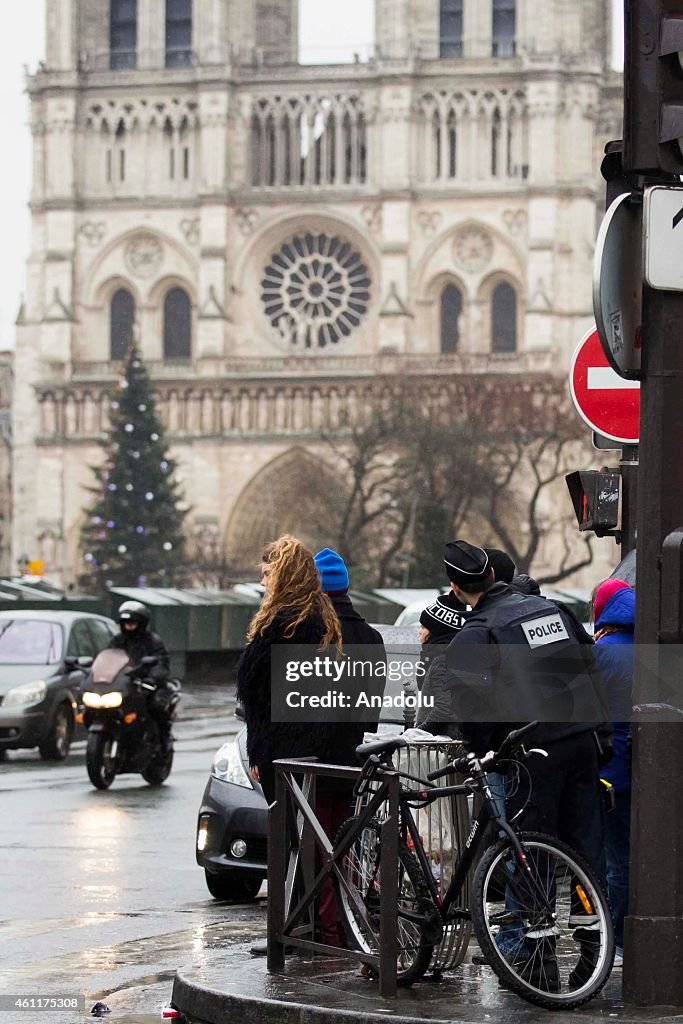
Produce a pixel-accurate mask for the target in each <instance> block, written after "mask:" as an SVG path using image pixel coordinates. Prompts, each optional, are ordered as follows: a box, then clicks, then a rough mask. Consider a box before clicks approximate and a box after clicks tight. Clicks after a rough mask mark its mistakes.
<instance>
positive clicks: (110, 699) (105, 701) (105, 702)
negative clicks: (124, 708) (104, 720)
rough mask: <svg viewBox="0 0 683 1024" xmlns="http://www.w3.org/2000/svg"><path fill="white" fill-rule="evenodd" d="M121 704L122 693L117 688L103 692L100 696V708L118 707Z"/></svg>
mask: <svg viewBox="0 0 683 1024" xmlns="http://www.w3.org/2000/svg"><path fill="white" fill-rule="evenodd" d="M122 704H123V694H122V693H120V692H119V691H118V690H112V691H111V693H103V694H102V696H101V697H100V707H102V708H120V707H121V705H122Z"/></svg>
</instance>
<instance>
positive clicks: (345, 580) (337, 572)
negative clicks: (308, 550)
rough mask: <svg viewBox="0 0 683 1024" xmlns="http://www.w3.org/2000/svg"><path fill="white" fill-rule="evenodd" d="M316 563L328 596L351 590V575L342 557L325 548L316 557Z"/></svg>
mask: <svg viewBox="0 0 683 1024" xmlns="http://www.w3.org/2000/svg"><path fill="white" fill-rule="evenodd" d="M314 561H315V564H316V568H317V570H318V573H319V575H320V583H321V585H322V588H323V590H324V591H325V593H326V594H329V593H339V592H340V591H342V590H348V589H349V574H348V571H347V568H346V565H345V563H344V559H343V558H342V557H341V555H338V554H337V552H336V551H333V550H332V548H323V549H322V551H319V552H318V554H317V555H315V556H314Z"/></svg>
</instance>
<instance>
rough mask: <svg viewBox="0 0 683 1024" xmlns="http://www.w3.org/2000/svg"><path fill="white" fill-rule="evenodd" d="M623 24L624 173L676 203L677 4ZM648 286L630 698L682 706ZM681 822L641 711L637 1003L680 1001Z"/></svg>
mask: <svg viewBox="0 0 683 1024" xmlns="http://www.w3.org/2000/svg"><path fill="white" fill-rule="evenodd" d="M624 27H625V38H624V145H623V172H624V174H625V175H626V177H627V178H629V179H631V180H632V181H634V180H635V181H636V183H637V185H636V187H637V188H638V189H639V190H640V189H643V188H644V187H645V186H646V185H647V184H648V183H650V184H660V185H661V184H665V185H668V186H669V187H671V188H674V189H676V190H677V191H679V193H680V197H681V209H683V187H681V178H680V177H679V176H680V175H681V174H683V150H682V148H681V140H683V66H682V64H681V59H680V57H681V53H682V52H683V0H625V3H624ZM677 225H678V220H677V216H674V217H673V223H671V222H668V223H667V222H666V219H665V220H664V221H663V222H662V221H660V222H658V223H657V224H656V226H655V224H654V223H653V224H649V225H648V229H649V230H650V231H651V233H652V234H651V237H650V238H649V239H648V241H647V246H651V245H655V246H659V244H660V243H663V242H664V241H665V238H666V239H672V240H673V241H674V242H675V241H676V236H675V235H673V234H672V233H673V232H674V231H675V230H676V229H677ZM682 227H683V226H682ZM660 235H661V237H660ZM649 251H650V249H648V252H649ZM660 251H661V250H660ZM653 283H659V284H661V288H659V289H657V290H655V289H653V288H651V287H648V286H647V285H646V284H643V293H642V300H643V301H642V362H641V372H642V377H641V392H640V466H639V470H638V474H639V487H638V503H637V519H638V523H639V530H638V537H637V547H636V550H637V565H636V636H635V640H636V651H635V653H636V657H635V672H634V682H633V703H634V704H641V703H653V702H654V703H656V702H660V701H661V702H662V703H669V702H670V703H675V704H678V705H679V706H680V704H681V700H680V697H677V696H675V694H676V686H675V685H674V686H673V687H672V688H669V687H667V679H666V676H667V674H668V675H669V676H670V680H669V681H673V683H674V684H676V683H677V684H678V685H677V688H678V692H679V693H680V682H679V681H678V678H676V677H681V678H683V670H681V669H679V671H678V672H677V673H673V675H672V673H671V672H668V673H667V671H666V668H667V664H668V663H671V661H672V658H671V654H672V653H674V650H673V649H672V647H671V646H669V647H667V645H671V644H674V645H677V646H676V649H675V653H676V654H678V653H679V652H680V650H681V644H682V643H683V531H682V530H681V527H682V526H683V291H673V290H671V291H669V290H663V289H666V288H669V287H671V286H670V284H669V283H668V282H667V283H664V282H663V281H655V282H653ZM672 695H673V696H672ZM682 826H683V726H682V724H681V720H680V719H678V720H676V721H673V722H672V721H664V720H661V719H658V720H653V719H652V718H651V719H650V720H649V721H648V720H647V719H645V718H643V717H641V719H640V721H639V720H638V719H637V718H636V719H634V722H633V764H632V798H631V877H630V886H629V915H628V916H627V918H626V927H625V945H624V977H623V993H624V997H625V999H626V1000H628V1001H629V1002H632V1003H637V1004H639V1005H644V1006H653V1005H666V1006H677V1007H681V1006H683V971H682V970H681V964H682V963H683V827H682Z"/></svg>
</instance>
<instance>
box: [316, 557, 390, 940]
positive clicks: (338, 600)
mask: <svg viewBox="0 0 683 1024" xmlns="http://www.w3.org/2000/svg"><path fill="white" fill-rule="evenodd" d="M313 560H314V562H315V564H316V568H317V570H318V575H319V576H320V584H321V587H322V590H323V593H325V594H327V596H328V597H329V599H330V601H331V602H332V607H333V608H334V610H335V612H336V613H337V617H338V618H339V624H340V626H341V634H342V650H344V649H345V648H347V647H348V646H350V645H355V644H362V645H363V646H367V645H373V646H375V645H376V646H378V647H379V646H381V647H382V651H381V652H379V651H378V659H379V660H385V659H386V653H385V651H384V641H383V640H382V636H381V634H380V633H379V632H378V631H377V630H376V629H373V627H372V626H371V625H369V623H367V622H366V621H365V619H364V618H363V616H362V615H359V614H358V612H357V611H356V609H355V608H354V607H353V603H352V601H351V598H350V597H349V573H348V569H347V568H346V563H345V562H344V559H343V558H342V557H341V555H338V554H337V552H336V551H333V550H332V549H331V548H323V549H322V551H319V552H318V553H317V555H315V556H314V558H313ZM384 682H385V680H384V679H382V680H381V681H379V686H380V692H383V689H384ZM377 714H378V716H379V712H377ZM366 729H368V730H371V729H372V724H371V723H369V722H366V723H365V724H363V723H362V722H347V723H346V724H345V737H346V740H345V744H344V745H345V748H346V749H347V750H348V755H347V763H348V764H350V765H353V766H355V765H356V763H357V758H356V747H357V746H358V745H359V744H361V743H362V742H363V735H364V733H365V730H366ZM318 787H319V789H320V780H319V783H318ZM351 790H352V786H351V784H350V783H348V782H347V781H346V780H342V781H337V780H330V779H328V780H326V784H325V791H324V792H322V793H320V795H319V798H318V802H317V805H316V813H317V815H318V820H319V821H320V824H321V825H322V826H323V828H324V829H325V832H326V833H327V835H328V836H329V838H330V839H332V840H334V838H335V836H336V834H337V832H338V831H339V829H340V828H341V826H342V825H343V824H344V822H345V821H346V819H347V818H348V817H349V814H350V813H351V796H352V793H351ZM318 913H319V916H320V926H321V934H322V937H323V941H325V942H327V943H328V944H329V945H333V946H345V945H346V939H345V934H344V928H343V924H342V920H341V915H340V913H339V909H338V907H337V900H336V895H335V892H334V886H333V885H332V882H331V880H329V879H328V882H327V883H326V884H325V885H324V886H323V888H322V889H321V891H320V904H319V909H318Z"/></svg>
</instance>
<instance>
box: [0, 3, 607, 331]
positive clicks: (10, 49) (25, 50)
mask: <svg viewBox="0 0 683 1024" xmlns="http://www.w3.org/2000/svg"><path fill="white" fill-rule="evenodd" d="M613 2H614V5H615V9H616V13H617V16H618V17H619V16H620V14H621V7H622V4H621V0H613ZM4 3H5V4H7V3H8V0H4ZM300 4H301V21H300V42H301V55H302V59H303V60H304V61H308V62H314V61H329V62H330V63H334V62H336V61H341V60H349V59H352V55H353V53H354V52H359V53H361V54H362V55H363V56H365V55H366V54H367V51H368V49H369V47H370V46H371V44H372V37H373V25H372V22H373V8H374V0H344V2H343V3H341V4H340V3H338V0H300ZM615 35H616V36H617V38H620V37H621V27H620V25H618V26H615ZM44 53H45V0H21V3H20V4H19V5H18V6H17V7H14V5H13V4H12V16H11V17H10V18H5V19H4V21H3V31H2V34H1V35H0V96H2V116H3V128H4V131H5V150H4V153H3V155H2V158H1V159H0V216H1V217H2V221H1V225H2V235H1V238H2V248H1V249H0V270H1V274H0V349H1V348H10V347H12V346H13V345H14V319H15V317H16V313H17V309H18V307H19V301H20V296H21V292H22V291H23V289H24V279H25V267H24V263H25V260H26V255H27V253H28V245H29V217H28V210H27V206H26V204H27V202H28V197H29V192H30V181H31V136H30V132H29V129H28V100H27V97H26V96H25V95H24V92H23V88H24V71H23V69H24V65H28V66H29V67H30V68H31V69H34V68H35V66H36V64H37V63H38V61H39V60H40V59H41V58H42V57H43V56H44Z"/></svg>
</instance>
